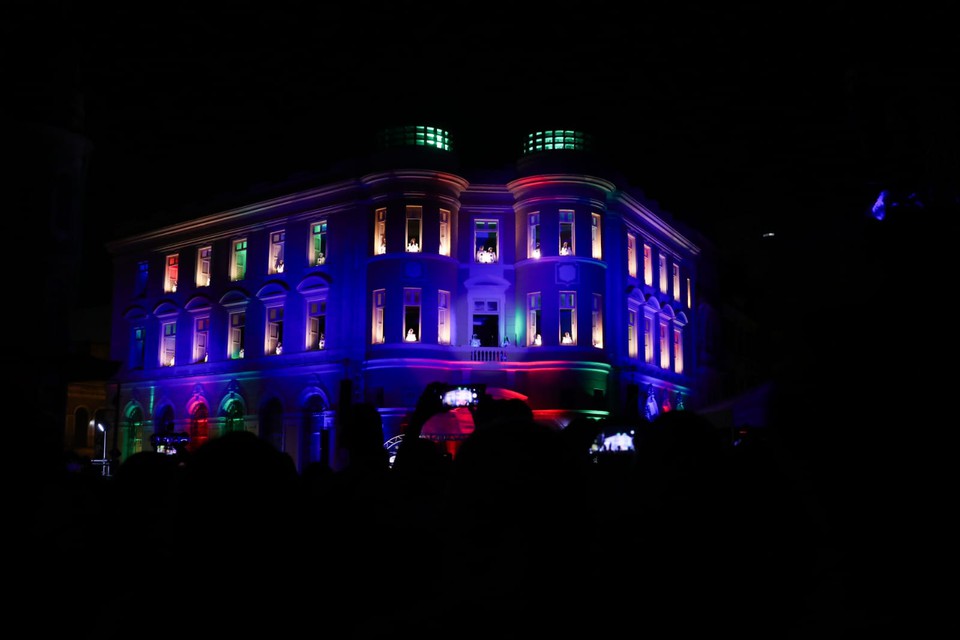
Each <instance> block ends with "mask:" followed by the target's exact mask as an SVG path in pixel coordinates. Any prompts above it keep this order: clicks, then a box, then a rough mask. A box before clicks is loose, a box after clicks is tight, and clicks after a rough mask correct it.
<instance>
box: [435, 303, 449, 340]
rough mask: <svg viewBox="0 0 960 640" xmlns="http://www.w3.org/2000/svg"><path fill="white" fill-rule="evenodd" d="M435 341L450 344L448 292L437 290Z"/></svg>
mask: <svg viewBox="0 0 960 640" xmlns="http://www.w3.org/2000/svg"><path fill="white" fill-rule="evenodd" d="M437 343H438V344H450V292H449V291H438V292H437Z"/></svg>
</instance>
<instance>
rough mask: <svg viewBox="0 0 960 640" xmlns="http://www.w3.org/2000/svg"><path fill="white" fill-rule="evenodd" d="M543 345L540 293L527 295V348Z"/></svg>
mask: <svg viewBox="0 0 960 640" xmlns="http://www.w3.org/2000/svg"><path fill="white" fill-rule="evenodd" d="M542 343H543V339H542V337H541V329H540V292H539V291H538V292H537V293H530V294H527V346H528V347H539V346H540V345H541V344H542Z"/></svg>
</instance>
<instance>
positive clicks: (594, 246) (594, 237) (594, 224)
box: [590, 213, 603, 260]
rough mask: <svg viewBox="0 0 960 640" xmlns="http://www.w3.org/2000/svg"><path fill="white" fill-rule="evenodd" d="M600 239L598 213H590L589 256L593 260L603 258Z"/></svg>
mask: <svg viewBox="0 0 960 640" xmlns="http://www.w3.org/2000/svg"><path fill="white" fill-rule="evenodd" d="M601 239H602V235H601V233H600V214H599V213H591V214H590V256H591V257H592V258H594V259H595V260H602V259H603V251H602V249H601V242H600V241H601Z"/></svg>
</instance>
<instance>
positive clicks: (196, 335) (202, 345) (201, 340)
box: [193, 318, 210, 362]
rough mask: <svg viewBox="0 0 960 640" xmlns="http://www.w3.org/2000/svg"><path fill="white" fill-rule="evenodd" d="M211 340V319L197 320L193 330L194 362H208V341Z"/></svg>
mask: <svg viewBox="0 0 960 640" xmlns="http://www.w3.org/2000/svg"><path fill="white" fill-rule="evenodd" d="M209 338H210V318H197V319H196V321H195V322H194V328H193V361H194V362H206V361H207V340H208V339H209Z"/></svg>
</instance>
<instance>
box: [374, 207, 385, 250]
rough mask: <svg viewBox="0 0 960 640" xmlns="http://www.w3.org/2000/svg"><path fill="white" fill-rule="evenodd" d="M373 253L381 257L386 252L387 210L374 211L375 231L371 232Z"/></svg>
mask: <svg viewBox="0 0 960 640" xmlns="http://www.w3.org/2000/svg"><path fill="white" fill-rule="evenodd" d="M373 252H374V253H375V254H376V255H382V254H384V253H386V252H387V210H386V209H385V208H381V209H377V211H376V229H375V231H374V232H373Z"/></svg>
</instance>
